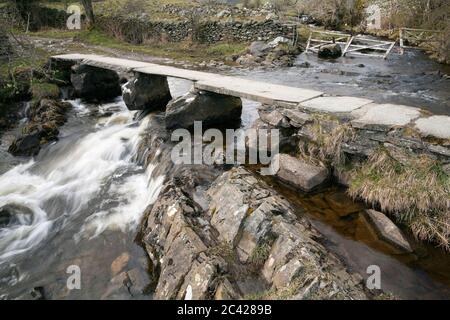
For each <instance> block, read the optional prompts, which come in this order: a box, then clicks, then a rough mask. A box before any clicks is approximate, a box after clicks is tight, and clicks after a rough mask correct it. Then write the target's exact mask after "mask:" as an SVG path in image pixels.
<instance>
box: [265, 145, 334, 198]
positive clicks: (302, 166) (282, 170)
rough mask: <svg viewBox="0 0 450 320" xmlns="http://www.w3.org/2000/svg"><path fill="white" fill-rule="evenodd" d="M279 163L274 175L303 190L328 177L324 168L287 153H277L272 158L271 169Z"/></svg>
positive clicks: (314, 186)
mask: <svg viewBox="0 0 450 320" xmlns="http://www.w3.org/2000/svg"><path fill="white" fill-rule="evenodd" d="M277 161H278V163H279V170H278V172H277V173H276V174H275V176H276V177H277V178H278V179H280V180H281V181H283V182H285V183H287V184H289V185H291V186H293V187H295V188H298V189H301V190H304V191H311V190H313V189H314V188H316V187H318V186H319V185H321V184H322V183H324V182H325V181H326V180H327V178H328V170H327V169H326V168H322V167H317V166H314V165H311V164H308V163H306V162H303V161H302V160H300V159H297V158H294V157H292V156H290V155H287V154H277V155H276V156H275V157H274V158H273V160H272V169H273V171H276V170H275V168H274V164H275V163H277Z"/></svg>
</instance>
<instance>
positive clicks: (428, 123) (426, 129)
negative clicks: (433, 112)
mask: <svg viewBox="0 0 450 320" xmlns="http://www.w3.org/2000/svg"><path fill="white" fill-rule="evenodd" d="M415 127H416V129H417V130H419V132H420V134H421V135H423V136H425V137H429V136H432V137H436V138H440V139H450V117H448V116H432V117H429V118H421V119H418V120H416V123H415Z"/></svg>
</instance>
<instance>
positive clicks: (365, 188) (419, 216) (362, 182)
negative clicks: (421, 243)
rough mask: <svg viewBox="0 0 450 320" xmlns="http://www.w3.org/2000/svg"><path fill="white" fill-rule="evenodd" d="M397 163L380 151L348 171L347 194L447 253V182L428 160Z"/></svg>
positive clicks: (449, 225) (449, 194)
mask: <svg viewBox="0 0 450 320" xmlns="http://www.w3.org/2000/svg"><path fill="white" fill-rule="evenodd" d="M407 159H408V160H407V161H406V162H404V161H402V162H399V161H397V160H396V159H395V158H393V157H392V156H391V155H390V154H389V152H388V150H386V149H384V148H380V149H379V150H377V151H376V152H374V153H373V154H372V156H371V157H370V158H369V159H368V160H367V161H366V162H364V163H363V164H362V165H361V166H359V167H357V168H355V169H352V171H351V176H352V181H351V183H350V188H349V190H348V192H349V194H350V195H351V196H352V197H353V198H360V199H363V200H365V201H366V202H367V203H368V204H370V205H372V206H375V207H380V209H381V210H382V211H384V212H389V213H392V214H393V215H394V217H395V218H396V220H397V221H399V222H401V223H404V224H405V225H407V226H408V227H409V228H410V229H411V231H412V232H413V234H414V235H415V236H416V237H417V238H418V239H420V240H426V241H431V242H434V243H437V244H439V245H440V246H442V247H444V248H446V249H450V178H449V175H448V174H447V173H446V172H445V171H444V170H443V168H442V166H441V165H440V164H439V163H438V162H437V161H435V160H433V159H431V158H430V157H428V156H425V155H424V156H420V157H416V158H407Z"/></svg>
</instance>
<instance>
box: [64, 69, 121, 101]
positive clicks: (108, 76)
mask: <svg viewBox="0 0 450 320" xmlns="http://www.w3.org/2000/svg"><path fill="white" fill-rule="evenodd" d="M119 80H120V79H119V76H118V74H117V73H116V72H115V71H111V70H107V69H102V68H97V67H92V66H88V65H85V64H81V65H76V66H73V67H72V74H71V76H70V81H71V82H72V85H73V87H74V89H75V95H76V96H77V97H79V98H83V99H86V100H88V101H101V100H108V99H112V98H115V97H117V96H120V95H121V94H122V91H121V88H120V82H119Z"/></svg>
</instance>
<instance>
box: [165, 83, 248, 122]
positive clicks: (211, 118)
mask: <svg viewBox="0 0 450 320" xmlns="http://www.w3.org/2000/svg"><path fill="white" fill-rule="evenodd" d="M241 114H242V100H241V99H240V98H236V97H232V96H227V95H222V94H217V93H212V92H206V91H199V92H195V93H194V92H189V93H187V94H185V95H184V96H181V97H179V98H176V99H174V100H172V101H171V102H170V103H169V104H168V105H167V110H166V127H167V128H168V129H176V128H191V127H192V126H193V125H194V121H202V124H203V128H206V127H211V126H220V127H224V126H227V127H228V128H236V127H238V126H239V124H240V119H241Z"/></svg>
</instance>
